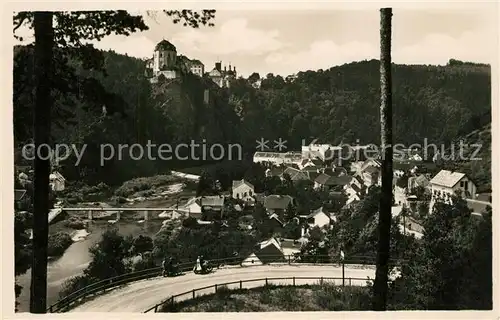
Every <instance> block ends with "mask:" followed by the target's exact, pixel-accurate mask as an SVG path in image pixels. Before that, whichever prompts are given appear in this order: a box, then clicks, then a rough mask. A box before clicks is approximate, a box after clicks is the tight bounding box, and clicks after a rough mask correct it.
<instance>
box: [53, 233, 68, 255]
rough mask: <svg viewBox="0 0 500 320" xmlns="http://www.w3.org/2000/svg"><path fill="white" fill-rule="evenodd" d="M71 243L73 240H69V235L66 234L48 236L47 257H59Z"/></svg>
mask: <svg viewBox="0 0 500 320" xmlns="http://www.w3.org/2000/svg"><path fill="white" fill-rule="evenodd" d="M72 243H73V240H71V237H70V235H69V234H68V233H66V232H57V233H54V234H51V235H49V244H48V248H47V255H48V256H50V257H57V256H60V255H62V254H63V253H64V251H65V250H66V249H67V248H68V247H69V246H70V245H71V244H72Z"/></svg>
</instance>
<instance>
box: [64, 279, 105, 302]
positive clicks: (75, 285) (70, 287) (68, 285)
mask: <svg viewBox="0 0 500 320" xmlns="http://www.w3.org/2000/svg"><path fill="white" fill-rule="evenodd" d="M95 282H97V279H94V278H91V277H89V276H87V275H79V276H76V277H73V278H70V279H68V280H66V281H64V282H63V284H62V286H61V290H60V291H59V298H60V299H62V298H64V297H66V296H69V295H70V294H72V293H73V292H75V291H78V290H80V289H83V288H85V287H86V286H88V285H91V284H92V283H95Z"/></svg>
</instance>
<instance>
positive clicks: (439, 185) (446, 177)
mask: <svg viewBox="0 0 500 320" xmlns="http://www.w3.org/2000/svg"><path fill="white" fill-rule="evenodd" d="M429 186H430V190H431V203H430V206H429V210H430V212H432V207H433V205H434V202H435V201H436V200H437V199H442V200H443V201H444V202H448V203H450V202H451V197H452V196H453V195H454V194H455V193H456V192H459V193H460V194H461V196H462V197H463V198H465V199H474V198H475V195H476V189H477V187H476V185H475V184H474V182H473V181H472V180H471V179H470V178H469V177H468V176H467V175H466V174H465V173H461V172H452V171H449V170H441V171H439V173H438V174H437V175H436V176H434V178H432V180H431V181H430V182H429Z"/></svg>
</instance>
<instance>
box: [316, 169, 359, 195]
mask: <svg viewBox="0 0 500 320" xmlns="http://www.w3.org/2000/svg"><path fill="white" fill-rule="evenodd" d="M351 179H352V177H351V176H342V175H341V176H330V175H328V174H326V173H322V174H320V175H319V176H317V177H316V179H315V180H314V188H315V189H316V190H324V191H328V190H334V191H335V190H341V189H343V188H344V186H346V185H348V184H349V182H351Z"/></svg>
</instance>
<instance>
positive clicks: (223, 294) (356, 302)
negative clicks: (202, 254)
mask: <svg viewBox="0 0 500 320" xmlns="http://www.w3.org/2000/svg"><path fill="white" fill-rule="evenodd" d="M370 290H371V289H370V287H345V288H342V287H340V286H334V285H332V284H323V285H319V284H318V285H303V286H296V287H293V286H275V285H268V286H264V287H259V288H253V289H234V290H230V289H227V288H224V287H222V288H219V289H218V292H217V293H215V294H210V295H204V296H200V297H197V298H195V299H190V300H185V301H180V302H178V303H176V304H174V305H173V306H172V305H165V306H164V307H163V309H162V310H161V312H271V311H342V310H358V311H359V310H370V308H371V304H370V303H371V298H370V297H371V294H370Z"/></svg>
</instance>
